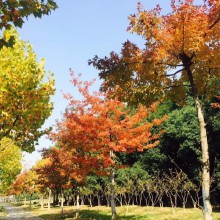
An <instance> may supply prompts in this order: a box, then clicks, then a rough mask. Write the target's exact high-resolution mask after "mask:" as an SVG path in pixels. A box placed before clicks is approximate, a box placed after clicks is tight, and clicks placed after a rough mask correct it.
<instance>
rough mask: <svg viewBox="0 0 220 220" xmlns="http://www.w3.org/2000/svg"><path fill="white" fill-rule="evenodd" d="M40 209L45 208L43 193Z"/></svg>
mask: <svg viewBox="0 0 220 220" xmlns="http://www.w3.org/2000/svg"><path fill="white" fill-rule="evenodd" d="M40 207H41V209H43V208H44V195H43V193H42V194H41V198H40Z"/></svg>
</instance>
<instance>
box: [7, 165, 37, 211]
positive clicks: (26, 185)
mask: <svg viewBox="0 0 220 220" xmlns="http://www.w3.org/2000/svg"><path fill="white" fill-rule="evenodd" d="M37 179H38V175H37V173H36V172H35V171H34V170H32V169H30V170H24V171H23V172H22V173H20V174H19V175H18V176H17V179H16V180H15V181H14V183H13V184H12V185H11V188H10V191H9V194H10V195H20V194H22V193H28V194H29V195H30V203H29V206H30V207H31V199H32V196H33V194H34V193H36V192H39V187H38V184H37Z"/></svg>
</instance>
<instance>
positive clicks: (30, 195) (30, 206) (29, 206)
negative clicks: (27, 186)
mask: <svg viewBox="0 0 220 220" xmlns="http://www.w3.org/2000/svg"><path fill="white" fill-rule="evenodd" d="M31 199H32V194H31V195H30V203H29V207H30V208H31Z"/></svg>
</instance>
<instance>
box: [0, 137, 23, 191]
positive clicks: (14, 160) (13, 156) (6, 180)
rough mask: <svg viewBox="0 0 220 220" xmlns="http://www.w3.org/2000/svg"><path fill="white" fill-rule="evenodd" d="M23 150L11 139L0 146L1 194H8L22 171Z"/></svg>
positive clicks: (3, 140) (4, 139)
mask: <svg viewBox="0 0 220 220" xmlns="http://www.w3.org/2000/svg"><path fill="white" fill-rule="evenodd" d="M21 154H22V153H21V150H20V149H19V147H18V146H16V145H15V144H14V142H13V141H12V140H10V139H9V138H3V139H2V140H1V144H0V193H3V194H5V193H7V191H8V189H9V187H10V186H11V184H12V183H13V182H14V180H15V179H16V176H17V175H18V174H19V173H20V171H21V157H22V155H21Z"/></svg>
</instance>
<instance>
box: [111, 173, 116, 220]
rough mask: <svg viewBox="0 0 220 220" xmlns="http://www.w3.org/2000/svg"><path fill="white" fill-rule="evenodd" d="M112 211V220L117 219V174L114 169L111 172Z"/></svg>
mask: <svg viewBox="0 0 220 220" xmlns="http://www.w3.org/2000/svg"><path fill="white" fill-rule="evenodd" d="M111 182H112V183H111V210H112V220H116V219H117V215H116V208H115V207H116V205H115V172H114V169H112V172H111Z"/></svg>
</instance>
